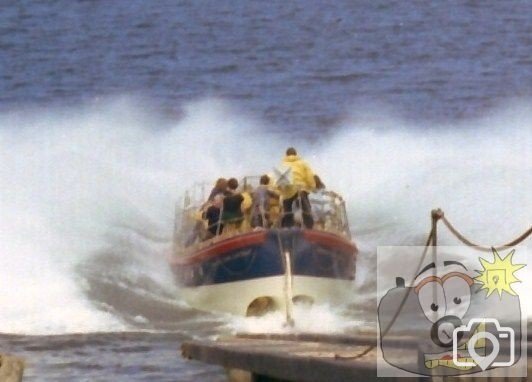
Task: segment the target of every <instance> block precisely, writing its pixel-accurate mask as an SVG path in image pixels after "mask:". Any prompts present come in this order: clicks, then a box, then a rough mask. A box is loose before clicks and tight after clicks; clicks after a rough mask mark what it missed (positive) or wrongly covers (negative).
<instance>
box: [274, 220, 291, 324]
mask: <svg viewBox="0 0 532 382" xmlns="http://www.w3.org/2000/svg"><path fill="white" fill-rule="evenodd" d="M276 235H277V243H278V245H279V256H280V258H281V261H283V263H284V265H285V273H284V288H283V289H284V299H285V309H286V324H287V325H288V326H291V327H293V326H294V324H295V322H294V314H293V313H294V312H293V310H294V307H293V300H292V297H293V296H292V294H293V291H292V264H291V262H290V261H291V260H290V251H285V250H284V246H283V242H282V240H281V234H280V232H279V230H277V232H276ZM292 248H293V246H292Z"/></svg>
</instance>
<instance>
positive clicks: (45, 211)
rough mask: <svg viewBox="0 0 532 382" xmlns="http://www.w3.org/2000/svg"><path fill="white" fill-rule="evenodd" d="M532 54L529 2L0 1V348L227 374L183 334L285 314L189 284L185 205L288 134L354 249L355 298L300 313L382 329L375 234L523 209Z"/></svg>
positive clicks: (321, 327) (479, 233)
mask: <svg viewBox="0 0 532 382" xmlns="http://www.w3.org/2000/svg"><path fill="white" fill-rule="evenodd" d="M531 52H532V2H530V1H527V0H523V1H504V2H502V1H492V2H483V1H475V0H469V1H432V2H418V1H335V2H325V1H321V2H314V1H293V2H286V1H269V2H259V1H249V2H248V1H246V2H245V1H150V2H147V1H138V0H133V1H83V0H55V1H38V0H31V1H30V0H24V1H10V0H4V1H1V2H0V216H1V219H0V264H1V265H0V333H1V334H0V351H3V352H10V353H14V354H17V355H20V356H23V357H25V359H26V364H27V367H26V373H25V375H26V380H28V381H154V380H156V381H222V380H224V372H223V370H222V369H221V368H219V367H216V366H208V365H204V364H200V363H196V362H192V361H185V360H183V359H181V357H180V352H179V346H180V344H181V343H182V342H183V341H184V340H187V339H193V338H214V337H216V336H219V335H224V334H230V333H234V332H237V331H243V330H244V331H246V330H249V331H265V330H267V331H282V330H286V329H283V321H282V317H280V316H278V315H272V316H268V317H266V318H264V319H243V318H239V317H233V316H230V315H224V314H217V313H202V312H198V311H195V310H193V309H191V308H190V307H188V306H187V305H186V304H185V303H184V301H183V300H182V299H181V298H180V291H179V288H177V287H176V286H175V285H174V283H173V280H172V276H171V274H170V271H169V269H168V266H167V264H166V257H167V254H168V252H169V250H170V248H171V237H172V229H173V217H174V204H175V203H176V202H178V201H179V200H180V198H181V196H182V195H183V192H184V190H185V189H186V188H187V187H188V186H190V185H191V184H192V183H194V182H197V181H213V180H214V179H216V178H218V177H219V176H227V177H231V176H236V177H239V176H243V175H247V174H261V173H264V172H268V171H269V170H270V169H271V168H272V167H273V166H274V165H275V164H277V162H278V161H279V160H280V158H281V157H282V154H283V152H284V150H285V149H286V147H287V146H295V147H297V149H298V151H299V152H300V153H301V154H302V156H303V157H305V159H306V160H307V161H308V162H309V163H310V164H311V165H312V167H313V168H314V169H315V170H316V172H317V173H319V174H320V177H321V178H322V179H323V180H324V182H325V184H326V185H327V186H328V187H329V188H331V189H334V190H336V191H338V192H339V193H341V194H342V195H344V197H345V199H346V200H347V208H348V214H349V220H350V223H351V230H352V232H353V234H354V240H355V241H356V243H357V245H358V246H359V247H360V249H361V253H360V255H359V259H358V264H357V280H356V282H355V284H354V285H353V300H352V301H346V306H345V307H340V308H330V307H327V306H317V307H314V308H312V309H311V310H310V311H305V312H300V313H299V316H296V328H295V329H294V330H302V331H303V330H304V331H327V332H332V333H342V332H348V333H353V332H356V331H357V330H360V329H361V328H367V327H372V326H373V325H374V322H375V281H374V280H375V276H374V275H375V269H376V256H375V252H376V248H377V246H379V245H422V244H423V243H424V240H425V238H426V234H427V233H428V230H429V224H430V222H429V212H430V210H431V209H432V208H434V207H441V208H443V209H444V210H445V212H446V214H447V216H448V217H449V218H450V219H452V221H453V222H455V223H456V224H457V225H458V226H459V227H461V228H462V229H463V230H464V231H466V232H467V234H468V236H470V237H472V238H474V239H475V240H476V241H477V242H481V243H487V244H497V243H498V242H505V241H507V240H508V239H510V238H513V237H515V236H517V234H519V233H521V232H522V231H523V230H524V229H525V228H527V227H528V226H529V225H530V216H531V213H532V200H531V196H530V195H531V193H530V190H531V189H532V175H531V174H532V171H531V170H532V160H531V159H532V158H531V152H532V129H531V125H532V107H531V102H532V54H531ZM494 241H495V242H494ZM440 242H441V243H443V244H458V243H457V242H456V241H454V239H453V238H452V237H451V236H450V235H449V234H447V233H445V232H442V233H441V235H440ZM528 304H529V305H530V303H528Z"/></svg>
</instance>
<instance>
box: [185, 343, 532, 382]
mask: <svg viewBox="0 0 532 382" xmlns="http://www.w3.org/2000/svg"><path fill="white" fill-rule="evenodd" d="M529 340H530V339H529ZM376 342H377V339H376V337H375V336H360V337H352V336H336V335H320V334H256V335H252V334H245V335H244V334H240V335H237V336H235V337H227V338H220V339H218V340H217V341H190V342H185V343H183V345H182V347H181V350H182V355H183V357H185V358H187V359H194V360H199V361H202V362H207V363H211V364H217V365H221V366H223V367H225V368H226V369H227V370H228V380H229V381H231V382H288V381H294V382H324V381H325V382H335V381H338V382H347V381H364V382H366V381H377V380H378V378H377V350H376V348H375V347H373V348H371V350H370V347H371V345H376ZM405 344H406V345H408V344H407V343H405V341H404V340H401V341H398V346H399V345H400V346H402V347H404V346H405ZM413 346H415V345H413ZM531 354H532V347H531V342H530V341H529V343H528V356H529V358H528V361H529V362H528V373H529V374H530V373H531V372H532V370H531V369H530V368H531V366H532V359H531V358H530V356H531ZM493 371H494V372H495V373H493V374H494V377H489V378H484V379H483V380H489V381H499V380H500V381H503V380H504V381H526V380H527V379H526V377H525V378H508V377H506V376H505V375H504V374H501V372H502V373H504V368H502V369H495V370H493ZM498 375H500V376H498ZM530 375H532V374H530ZM394 379H395V378H394ZM397 379H398V381H400V382H407V381H414V380H415V381H421V380H423V381H426V380H427V378H422V377H419V378H418V377H414V378H397ZM433 379H434V380H443V377H434V378H433ZM448 380H455V381H461V382H463V381H464V380H465V381H468V380H471V381H475V380H476V379H474V378H473V377H471V376H469V377H468V376H464V377H460V378H454V377H445V381H448Z"/></svg>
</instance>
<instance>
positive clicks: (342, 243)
mask: <svg viewBox="0 0 532 382" xmlns="http://www.w3.org/2000/svg"><path fill="white" fill-rule="evenodd" d="M303 237H304V238H305V239H307V240H308V241H309V242H311V243H315V244H321V245H323V246H326V247H329V248H338V249H340V250H342V251H344V252H347V253H352V254H353V255H355V254H356V253H358V249H357V247H356V246H355V245H354V244H353V243H351V242H350V241H347V240H346V239H344V238H342V237H340V236H338V235H335V234H332V233H329V232H324V231H316V230H303Z"/></svg>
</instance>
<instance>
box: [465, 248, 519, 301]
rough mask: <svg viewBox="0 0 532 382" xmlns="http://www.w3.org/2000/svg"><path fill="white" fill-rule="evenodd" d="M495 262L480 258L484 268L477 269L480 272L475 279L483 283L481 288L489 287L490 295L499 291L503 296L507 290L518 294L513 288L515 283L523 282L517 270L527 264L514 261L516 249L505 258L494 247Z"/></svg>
mask: <svg viewBox="0 0 532 382" xmlns="http://www.w3.org/2000/svg"><path fill="white" fill-rule="evenodd" d="M492 252H493V257H494V259H493V263H490V262H489V261H487V260H484V259H483V258H479V260H480V264H481V265H482V267H483V268H484V269H482V270H481V271H476V272H478V273H479V275H478V276H477V277H475V281H476V282H477V283H478V284H482V288H481V289H487V291H488V294H487V296H486V297H489V296H490V295H491V294H492V293H493V292H495V291H497V292H498V293H499V297H501V298H502V292H507V293H509V294H511V295H513V296H517V293H515V291H514V290H513V289H512V284H513V283H518V282H521V280H519V279H518V278H517V277H516V276H515V272H517V271H518V270H520V269H521V268H524V267H525V264H514V263H512V256H513V255H514V253H515V249H514V250H512V251H511V252H509V253H508V254H507V255H506V256H505V257H504V259H502V258H501V257H500V256H499V253H498V252H497V251H496V250H495V248H492Z"/></svg>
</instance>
